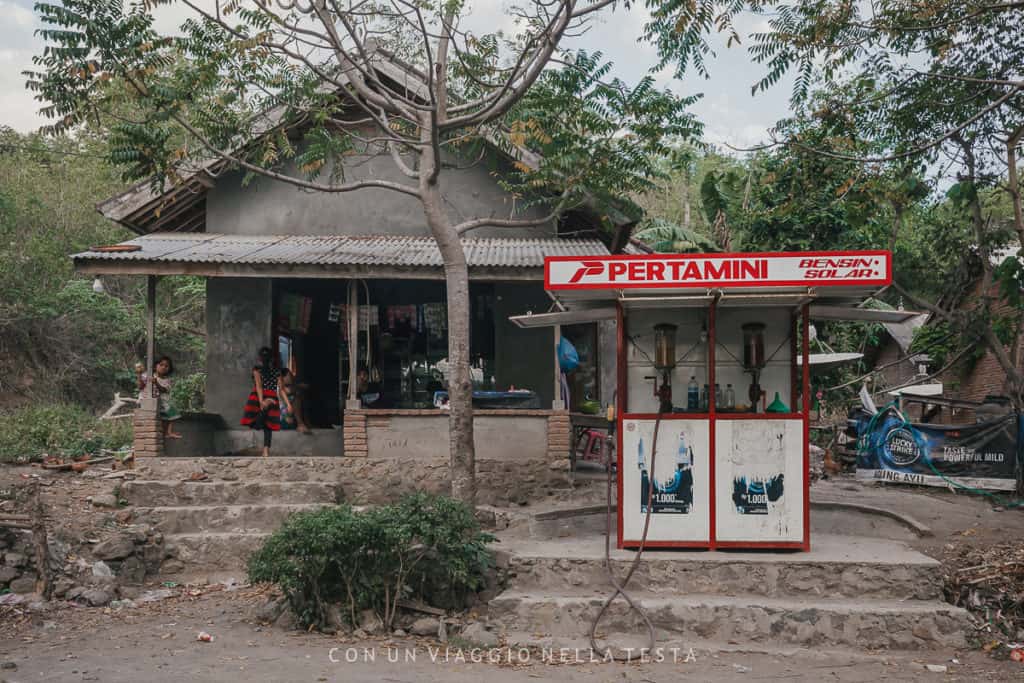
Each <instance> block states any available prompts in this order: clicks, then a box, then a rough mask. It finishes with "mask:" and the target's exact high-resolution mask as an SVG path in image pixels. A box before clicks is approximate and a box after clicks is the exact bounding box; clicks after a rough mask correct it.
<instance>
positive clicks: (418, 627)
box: [409, 617, 441, 636]
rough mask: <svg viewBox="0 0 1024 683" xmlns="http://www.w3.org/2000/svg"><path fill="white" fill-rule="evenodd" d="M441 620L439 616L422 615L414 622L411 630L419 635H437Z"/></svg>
mask: <svg viewBox="0 0 1024 683" xmlns="http://www.w3.org/2000/svg"><path fill="white" fill-rule="evenodd" d="M440 626H441V622H440V621H439V620H438V619H437V617H420V618H419V619H417V620H416V621H414V622H412V626H410V627H409V632H410V633H412V634H413V635H417V636H436V635H437V630H438V629H439V628H440Z"/></svg>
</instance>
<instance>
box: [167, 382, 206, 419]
mask: <svg viewBox="0 0 1024 683" xmlns="http://www.w3.org/2000/svg"><path fill="white" fill-rule="evenodd" d="M205 403H206V373H205V372H196V373H193V374H191V375H185V376H184V377H176V378H175V379H174V381H173V382H172V384H171V404H172V405H173V406H174V407H175V408H177V409H178V411H179V412H182V413H187V412H201V411H202V410H203V405H204V404H205Z"/></svg>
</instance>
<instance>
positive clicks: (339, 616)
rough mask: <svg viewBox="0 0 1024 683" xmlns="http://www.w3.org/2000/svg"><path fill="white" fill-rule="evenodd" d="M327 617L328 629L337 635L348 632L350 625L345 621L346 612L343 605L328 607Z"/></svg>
mask: <svg viewBox="0 0 1024 683" xmlns="http://www.w3.org/2000/svg"><path fill="white" fill-rule="evenodd" d="M326 616H327V627H328V628H329V629H331V630H332V631H334V632H335V633H337V632H338V631H347V630H348V628H349V625H348V622H347V621H346V620H345V612H344V611H343V610H342V609H341V605H328V606H327V615H326Z"/></svg>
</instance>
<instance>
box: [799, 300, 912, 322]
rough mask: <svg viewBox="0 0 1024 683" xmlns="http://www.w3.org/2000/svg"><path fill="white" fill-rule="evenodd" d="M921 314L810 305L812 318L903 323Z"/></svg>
mask: <svg viewBox="0 0 1024 683" xmlns="http://www.w3.org/2000/svg"><path fill="white" fill-rule="evenodd" d="M919 315H921V314H920V313H919V312H918V311H893V310H882V309H876V308H855V307H852V306H827V305H817V304H812V305H811V319H812V320H852V321H858V322H877V323H903V322H906V321H908V320H910V319H911V318H914V317H916V316H919Z"/></svg>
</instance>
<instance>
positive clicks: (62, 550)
mask: <svg viewBox="0 0 1024 683" xmlns="http://www.w3.org/2000/svg"><path fill="white" fill-rule="evenodd" d="M46 549H47V556H48V557H49V558H50V566H54V567H60V566H62V565H63V564H64V563H65V562H66V561H67V559H68V555H69V554H70V553H71V546H69V545H68V544H67V543H65V542H64V541H62V540H60V539H58V538H53V536H52V535H50V537H49V538H47V539H46Z"/></svg>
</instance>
